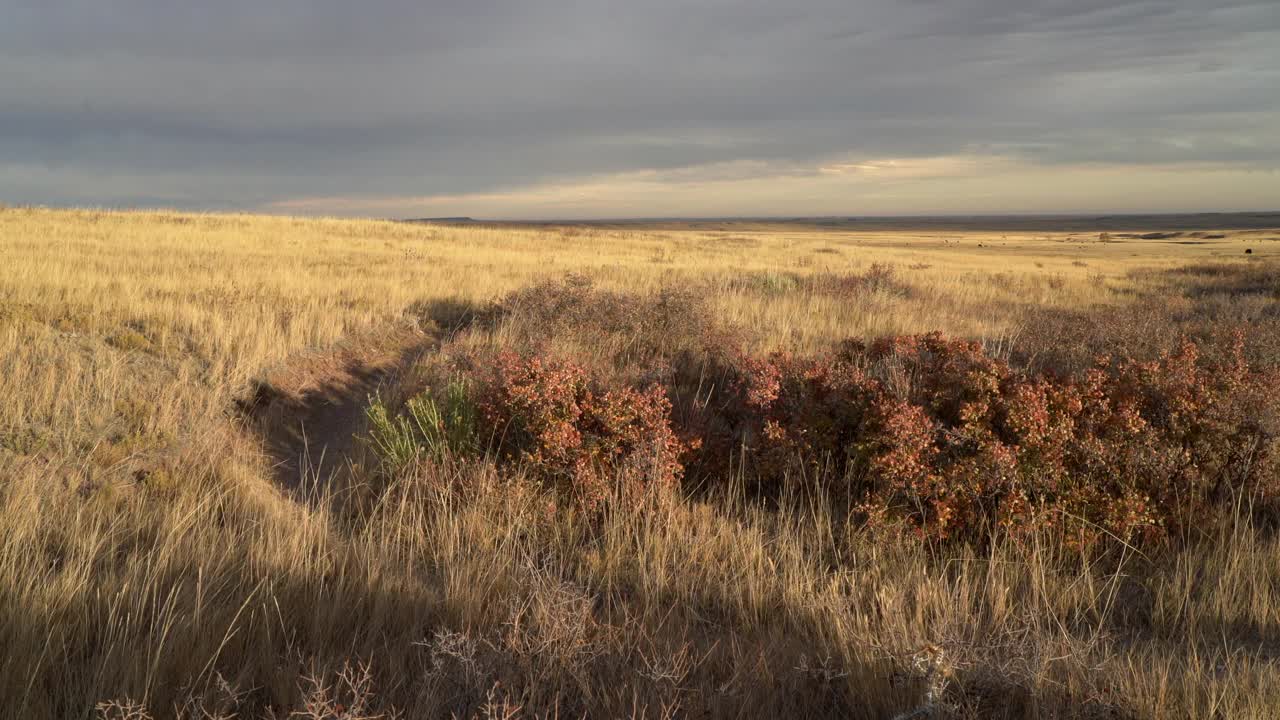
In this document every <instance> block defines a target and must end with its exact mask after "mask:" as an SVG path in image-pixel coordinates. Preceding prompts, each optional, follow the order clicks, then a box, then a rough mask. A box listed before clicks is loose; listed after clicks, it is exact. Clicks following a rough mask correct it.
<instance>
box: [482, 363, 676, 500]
mask: <svg viewBox="0 0 1280 720" xmlns="http://www.w3.org/2000/svg"><path fill="white" fill-rule="evenodd" d="M482 393H483V394H482V396H481V400H480V404H481V410H482V412H483V416H484V418H485V420H486V421H487V422H488V423H489V424H490V426H491V429H492V431H493V433H492V436H493V437H495V438H496V444H497V448H498V451H499V453H500V454H501V455H502V456H504V457H506V458H508V459H518V460H519V461H521V462H523V463H524V464H525V465H526V466H527V467H528V468H529V469H530V470H531V471H533V472H534V473H535V474H536V475H537V476H538V477H540V478H542V479H543V480H545V481H547V482H549V483H551V484H553V485H555V487H556V488H557V490H558V491H559V493H560V494H561V496H562V497H564V498H567V499H569V500H571V501H572V502H573V503H574V504H576V505H578V506H579V507H582V508H584V509H587V510H595V509H598V508H599V507H600V505H601V503H602V502H604V501H606V500H608V499H610V498H614V497H617V498H622V499H623V500H624V501H625V502H627V503H628V504H631V503H637V502H640V501H641V500H642V499H644V498H646V497H649V496H651V495H652V494H654V493H661V492H663V491H665V490H667V489H669V488H670V487H671V486H673V485H674V484H675V483H676V482H677V481H678V480H679V478H680V475H681V472H682V466H681V464H680V462H679V459H678V458H679V454H680V452H681V450H682V445H681V443H680V441H679V440H678V439H677V438H676V435H675V433H674V432H673V431H672V429H671V424H670V422H669V418H670V414H671V404H670V402H669V401H668V400H667V396H666V393H665V392H663V390H662V388H660V387H658V386H656V385H651V386H649V387H646V388H644V389H634V388H629V387H623V388H613V389H605V390H602V389H599V388H598V387H597V386H596V383H594V382H593V381H592V379H591V378H590V377H589V376H588V374H587V372H586V371H585V370H584V369H583V368H582V367H580V366H578V365H575V364H573V363H570V362H564V361H558V360H553V359H547V358H540V357H519V356H516V355H509V354H508V355H502V356H499V357H498V359H497V361H496V363H495V366H494V367H493V368H492V370H491V374H490V377H489V378H488V381H487V383H486V385H485V387H484V389H483V390H482Z"/></svg>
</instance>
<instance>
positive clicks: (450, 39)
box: [0, 0, 1280, 219]
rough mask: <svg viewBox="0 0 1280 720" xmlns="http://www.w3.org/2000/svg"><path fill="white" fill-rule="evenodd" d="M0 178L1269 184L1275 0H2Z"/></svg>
mask: <svg viewBox="0 0 1280 720" xmlns="http://www.w3.org/2000/svg"><path fill="white" fill-rule="evenodd" d="M0 202H5V203H8V204H39V205H57V206H62V205H88V206H107V207H121V206H123V207H134V206H136V207H176V208H184V209H197V210H228V209H235V210H251V211H265V212H278V213H296V214H309V215H369V216H378V217H433V216H457V215H469V216H473V217H483V218H510V219H519V218H524V219H547V218H565V219H568V218H622V217H678V216H695V217H709V216H796V215H893V214H987V213H1097V212H1175V211H1231V210H1268V209H1280V1H1278V0H1262V1H1260V2H1245V1H1242V2H1230V1H1222V2H1219V1H1216V0H1186V1H1184V0H1138V1H1128V0H1080V1H1072V2H1044V1H1040V0H786V1H785V2H783V1H779V0H684V1H683V2H676V1H675V0H625V1H621V0H596V1H594V2H589V1H587V0H459V1H457V2H439V1H433V0H363V1H362V2H351V0H217V1H216V2H210V1H208V0H113V1H112V2H109V3H108V2H102V0H0Z"/></svg>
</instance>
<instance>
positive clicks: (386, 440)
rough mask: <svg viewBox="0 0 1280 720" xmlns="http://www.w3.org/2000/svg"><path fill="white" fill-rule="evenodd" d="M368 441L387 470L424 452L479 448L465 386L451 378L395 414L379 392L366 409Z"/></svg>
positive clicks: (436, 455) (452, 452) (409, 462)
mask: <svg viewBox="0 0 1280 720" xmlns="http://www.w3.org/2000/svg"><path fill="white" fill-rule="evenodd" d="M365 415H366V417H367V418H368V420H369V437H368V442H369V445H370V446H371V447H372V448H373V450H374V452H375V454H376V455H377V456H378V459H379V461H380V462H381V463H382V466H383V468H384V469H385V470H386V471H387V472H388V473H390V474H395V473H398V472H401V471H403V470H404V469H405V468H407V467H409V466H410V465H412V464H413V463H415V462H417V461H418V460H419V459H420V458H423V457H432V458H435V459H440V458H443V457H445V456H446V455H455V456H466V455H474V454H475V453H476V452H477V451H478V449H479V443H478V440H477V428H476V418H477V415H476V408H475V405H474V403H473V402H472V399H471V395H470V390H469V388H468V385H467V384H466V383H465V382H464V381H463V380H461V379H454V380H451V381H450V382H449V383H447V384H446V385H445V386H444V388H442V389H441V390H440V391H438V392H432V391H431V390H427V391H424V392H422V393H419V394H418V395H415V396H414V397H412V398H410V399H409V401H408V402H406V403H405V407H404V411H403V412H401V413H393V412H392V411H391V410H389V409H388V408H387V406H386V404H385V403H383V401H382V399H381V398H380V397H375V398H371V399H370V402H369V407H368V408H367V409H366V411H365Z"/></svg>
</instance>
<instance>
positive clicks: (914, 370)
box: [709, 333, 1280, 544]
mask: <svg viewBox="0 0 1280 720" xmlns="http://www.w3.org/2000/svg"><path fill="white" fill-rule="evenodd" d="M1242 347H1243V345H1242V342H1241V340H1240V339H1239V338H1237V340H1236V342H1235V345H1234V347H1233V349H1232V350H1230V351H1229V352H1223V353H1219V354H1218V355H1222V356H1224V357H1226V358H1227V359H1226V360H1224V361H1216V360H1215V361H1212V362H1207V361H1205V360H1204V359H1203V358H1201V356H1200V352H1199V349H1198V346H1197V345H1195V344H1194V343H1191V342H1185V343H1183V344H1182V345H1181V347H1180V348H1179V350H1177V351H1176V352H1172V353H1166V354H1164V355H1163V356H1161V357H1160V358H1159V359H1158V360H1156V361H1152V362H1145V363H1140V362H1133V361H1125V360H1112V359H1109V358H1101V359H1099V360H1098V362H1097V363H1096V364H1095V366H1094V367H1093V368H1092V369H1091V370H1089V371H1088V372H1086V373H1084V374H1083V375H1082V376H1080V377H1077V378H1070V379H1068V378H1059V377H1054V376H1052V375H1044V376H1038V377H1033V376H1029V375H1027V374H1025V373H1020V372H1015V371H1013V370H1011V369H1010V368H1009V367H1008V366H1006V365H1005V364H1004V363H1002V362H999V361H997V360H994V359H993V358H991V357H989V356H988V355H986V353H985V352H983V350H982V348H981V346H980V345H978V344H976V343H969V342H964V341H956V340H948V339H945V338H943V337H942V336H941V335H938V334H936V333H935V334H930V335H922V336H910V337H896V338H888V339H885V340H880V341H877V342H875V343H872V344H870V345H869V346H868V345H864V344H862V343H858V342H850V343H846V344H845V345H844V347H843V348H842V350H841V352H839V353H837V354H836V355H835V356H833V357H831V358H829V359H826V360H813V359H810V360H796V359H794V358H791V357H788V356H785V355H774V356H771V357H769V358H767V359H754V360H752V359H748V360H743V361H740V362H739V364H738V367H739V368H740V370H739V374H738V380H737V383H736V384H735V385H734V386H733V387H732V388H731V389H730V391H729V394H730V395H731V397H730V398H728V399H727V400H726V401H724V402H721V403H719V405H718V406H719V407H722V408H724V409H725V412H728V413H730V414H732V415H735V416H736V417H735V418H734V419H733V421H732V422H727V423H722V424H721V426H722V427H727V428H732V433H733V441H734V442H737V443H740V445H741V447H742V449H743V453H742V454H743V455H744V456H745V457H747V458H749V459H750V460H751V461H752V468H751V470H752V471H753V476H754V477H755V478H756V479H757V481H758V487H760V488H761V489H762V490H763V491H765V492H771V491H774V490H776V488H777V483H778V482H779V481H780V479H781V478H782V477H783V476H784V475H786V474H787V473H788V472H791V473H796V474H800V471H801V470H802V469H803V468H802V466H803V465H804V464H812V465H816V466H820V467H823V468H827V469H828V470H829V471H833V472H834V476H835V477H836V478H837V479H838V480H839V482H838V483H837V484H836V485H835V487H836V488H837V489H839V490H840V491H841V492H842V493H843V494H845V495H846V496H847V497H848V498H849V499H850V500H851V501H852V502H853V503H854V504H855V506H856V507H858V508H859V509H861V511H862V512H863V514H864V515H865V517H866V518H867V519H868V520H871V521H875V522H894V523H898V524H906V525H908V526H911V527H914V528H915V529H916V530H917V531H919V532H920V533H921V534H924V535H927V536H931V537H939V538H941V537H951V536H962V537H971V538H972V537H978V538H982V537H988V536H989V535H990V533H991V532H993V531H995V530H997V529H1001V530H1004V531H1010V532H1014V533H1020V532H1025V531H1027V530H1030V529H1032V528H1035V527H1044V526H1046V525H1048V526H1059V527H1062V528H1064V529H1068V528H1069V529H1070V532H1071V538H1070V539H1072V540H1073V541H1075V542H1080V543H1084V544H1089V543H1091V542H1093V541H1094V540H1096V539H1097V538H1099V537H1100V536H1102V535H1106V534H1110V535H1115V536H1117V537H1121V538H1133V537H1135V536H1137V535H1139V534H1141V535H1146V536H1159V535H1164V534H1166V533H1170V532H1173V533H1182V532H1185V531H1186V530H1188V529H1190V528H1192V527H1196V526H1204V525H1208V524H1211V523H1213V522H1214V521H1215V520H1216V518H1217V517H1220V516H1225V514H1226V510H1227V509H1228V508H1229V505H1230V503H1231V501H1232V499H1233V498H1235V497H1237V496H1238V495H1240V494H1241V493H1244V494H1247V495H1251V496H1257V495H1264V496H1270V495H1272V494H1274V493H1275V491H1276V489H1277V488H1276V455H1275V447H1274V445H1275V437H1276V430H1277V428H1276V427H1274V423H1275V418H1277V417H1278V416H1280V403H1278V402H1277V401H1276V400H1274V399H1272V395H1274V393H1272V392H1271V388H1272V387H1273V384H1274V380H1275V378H1274V376H1272V375H1270V374H1266V373H1257V372H1253V371H1251V370H1250V369H1249V367H1248V365H1247V364H1246V363H1245V361H1244V357H1243V353H1242ZM1215 357H1216V355H1215ZM720 442H721V443H722V444H723V442H724V440H723V439H721V440H720ZM709 445H714V443H709ZM804 474H811V473H804Z"/></svg>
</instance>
